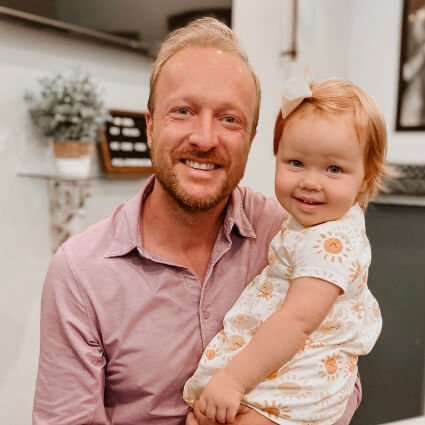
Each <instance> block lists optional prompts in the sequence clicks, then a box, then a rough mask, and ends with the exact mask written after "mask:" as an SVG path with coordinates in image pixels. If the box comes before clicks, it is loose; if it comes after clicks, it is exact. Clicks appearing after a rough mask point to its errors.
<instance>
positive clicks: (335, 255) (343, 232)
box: [291, 221, 357, 292]
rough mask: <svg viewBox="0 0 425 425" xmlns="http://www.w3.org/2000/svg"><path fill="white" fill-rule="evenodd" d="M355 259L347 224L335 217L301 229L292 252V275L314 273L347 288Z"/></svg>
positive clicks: (308, 275) (293, 276)
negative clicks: (321, 223)
mask: <svg viewBox="0 0 425 425" xmlns="http://www.w3.org/2000/svg"><path fill="white" fill-rule="evenodd" d="M356 260H357V253H356V252H355V249H354V244H353V234H352V232H351V231H350V229H349V227H348V226H346V225H341V224H339V223H338V221H336V222H328V223H324V224H323V225H318V226H315V227H311V228H307V229H304V230H303V231H302V232H301V234H300V240H299V241H298V243H297V246H296V248H295V252H294V255H293V272H292V276H291V278H292V279H295V278H297V277H315V278H318V279H322V280H326V281H327V282H331V283H333V284H335V285H337V286H339V287H340V288H341V289H342V290H343V291H344V292H346V290H347V288H348V285H349V283H350V281H351V280H352V278H351V277H350V276H351V275H352V272H351V270H352V269H353V267H355V265H356Z"/></svg>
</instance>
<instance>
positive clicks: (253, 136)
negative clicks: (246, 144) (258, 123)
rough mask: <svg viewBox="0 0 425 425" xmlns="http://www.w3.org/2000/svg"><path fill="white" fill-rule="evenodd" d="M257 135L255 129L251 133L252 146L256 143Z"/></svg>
mask: <svg viewBox="0 0 425 425" xmlns="http://www.w3.org/2000/svg"><path fill="white" fill-rule="evenodd" d="M256 134H257V129H256V128H254V129H253V130H252V132H251V143H250V145H252V142H253V141H254V139H255V136H256Z"/></svg>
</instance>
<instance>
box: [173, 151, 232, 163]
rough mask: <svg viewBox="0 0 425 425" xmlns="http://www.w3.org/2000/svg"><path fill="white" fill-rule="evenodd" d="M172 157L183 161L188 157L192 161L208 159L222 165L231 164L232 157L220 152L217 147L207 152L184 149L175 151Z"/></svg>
mask: <svg viewBox="0 0 425 425" xmlns="http://www.w3.org/2000/svg"><path fill="white" fill-rule="evenodd" d="M172 158H173V160H175V161H181V160H182V159H187V160H190V161H195V162H196V161H198V160H199V161H204V162H205V161H207V162H210V163H213V164H217V165H220V166H222V167H225V166H228V165H229V164H230V158H229V157H228V156H227V155H224V154H221V153H219V152H218V151H217V150H216V149H212V150H209V151H207V152H205V151H200V150H198V149H182V150H179V151H176V152H173V154H172Z"/></svg>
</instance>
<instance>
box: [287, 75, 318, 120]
mask: <svg viewBox="0 0 425 425" xmlns="http://www.w3.org/2000/svg"><path fill="white" fill-rule="evenodd" d="M311 81H312V76H311V71H310V70H309V69H306V70H305V71H304V78H300V77H297V78H290V79H289V80H288V81H287V82H286V84H285V86H284V88H283V94H282V118H283V119H285V118H286V117H287V116H288V115H289V114H290V113H291V112H292V111H294V109H296V108H297V107H298V106H299V105H300V104H301V102H302V101H303V100H304V99H305V98H307V97H311V95H312V92H311V90H310V83H311Z"/></svg>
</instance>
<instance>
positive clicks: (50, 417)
mask: <svg viewBox="0 0 425 425" xmlns="http://www.w3.org/2000/svg"><path fill="white" fill-rule="evenodd" d="M86 304H87V301H86V300H85V299H84V296H83V293H82V291H81V288H80V287H79V285H78V280H77V279H76V277H75V275H74V273H73V271H72V269H71V267H70V264H69V263H68V261H67V257H66V253H65V250H64V248H63V247H61V248H60V249H59V250H58V252H57V253H56V255H55V257H54V259H53V260H52V263H51V265H50V267H49V270H48V272H47V275H46V280H45V282H44V287H43V294H42V300H41V323H40V324H41V327H40V358H39V365H38V375H37V384H36V391H35V398H34V408H33V425H71V424H72V425H83V424H84V425H86V424H92V425H95V424H96V425H106V424H110V421H109V419H108V417H107V415H106V412H105V408H104V403H103V394H104V367H105V364H106V361H105V357H104V355H103V350H102V347H101V344H100V338H99V336H98V335H97V334H96V331H95V328H94V326H93V325H92V323H91V321H90V320H89V316H88V314H87V307H86Z"/></svg>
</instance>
